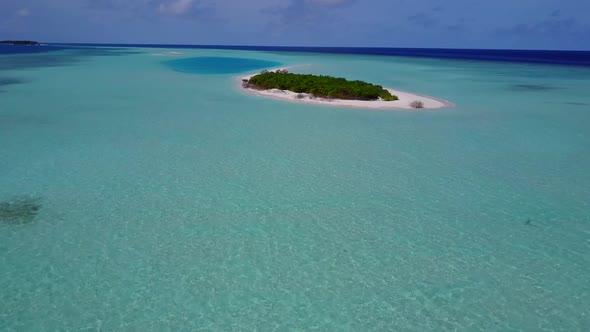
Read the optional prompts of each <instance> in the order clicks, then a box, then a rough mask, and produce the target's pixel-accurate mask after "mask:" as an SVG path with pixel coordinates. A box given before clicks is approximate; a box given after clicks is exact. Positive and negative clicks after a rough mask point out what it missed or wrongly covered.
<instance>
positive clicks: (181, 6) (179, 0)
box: [158, 0, 194, 15]
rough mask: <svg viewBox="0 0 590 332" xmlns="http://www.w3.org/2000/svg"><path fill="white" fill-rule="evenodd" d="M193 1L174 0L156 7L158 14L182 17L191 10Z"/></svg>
mask: <svg viewBox="0 0 590 332" xmlns="http://www.w3.org/2000/svg"><path fill="white" fill-rule="evenodd" d="M193 2H194V0H176V1H173V2H169V3H162V4H160V6H159V7H158V12H160V13H162V14H169V15H183V14H186V13H187V12H188V11H189V9H190V8H191V6H192V4H193Z"/></svg>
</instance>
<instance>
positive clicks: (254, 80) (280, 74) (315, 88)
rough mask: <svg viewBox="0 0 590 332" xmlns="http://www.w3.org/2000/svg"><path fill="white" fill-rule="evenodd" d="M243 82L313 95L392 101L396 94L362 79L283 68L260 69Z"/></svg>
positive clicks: (269, 88) (245, 84)
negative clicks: (290, 71) (303, 72)
mask: <svg viewBox="0 0 590 332" xmlns="http://www.w3.org/2000/svg"><path fill="white" fill-rule="evenodd" d="M243 86H244V88H247V89H254V90H271V89H278V90H284V91H291V92H295V93H298V94H301V95H298V96H299V97H301V98H302V97H303V96H304V95H303V94H308V95H310V96H311V97H313V98H324V99H341V100H365V101H368V100H384V101H395V100H398V97H397V96H395V95H392V94H391V92H389V91H388V90H386V89H384V88H383V87H382V86H380V85H375V84H371V83H367V82H363V81H348V80H346V79H345V78H340V77H331V76H323V75H319V76H318V75H309V74H307V75H306V74H293V73H289V72H288V71H287V70H286V69H282V70H281V69H279V70H277V71H267V70H264V71H262V72H261V73H260V74H258V75H254V76H252V77H251V78H249V79H244V80H243Z"/></svg>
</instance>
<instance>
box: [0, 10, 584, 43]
mask: <svg viewBox="0 0 590 332" xmlns="http://www.w3.org/2000/svg"><path fill="white" fill-rule="evenodd" d="M589 14H590V0H494V1H478V0H422V1H421V0H249V1H248V0H241V1H240V0H0V39H33V40H40V41H46V42H92V43H166V44H171V43H172V44H173V43H179V44H218V45H219V44H226V45H296V46H381V47H451V48H455V47H456V48H529V49H578V50H590V15H589Z"/></svg>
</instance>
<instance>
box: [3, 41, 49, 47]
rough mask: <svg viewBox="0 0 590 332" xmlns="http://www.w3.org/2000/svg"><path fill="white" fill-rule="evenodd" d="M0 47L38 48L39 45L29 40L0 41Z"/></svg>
mask: <svg viewBox="0 0 590 332" xmlns="http://www.w3.org/2000/svg"><path fill="white" fill-rule="evenodd" d="M0 45H19V46H23V45H24V46H39V45H41V44H39V43H38V42H36V41H31V40H0Z"/></svg>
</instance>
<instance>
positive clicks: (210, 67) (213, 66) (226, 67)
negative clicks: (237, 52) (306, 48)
mask: <svg viewBox="0 0 590 332" xmlns="http://www.w3.org/2000/svg"><path fill="white" fill-rule="evenodd" d="M164 64H166V65H167V66H169V67H170V68H172V69H174V70H176V71H179V72H183V73H190V74H234V73H243V72H247V71H251V70H256V69H263V68H269V67H277V66H280V65H281V63H279V62H275V61H267V60H260V59H250V58H234V57H195V58H187V59H177V60H170V61H165V62H164Z"/></svg>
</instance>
